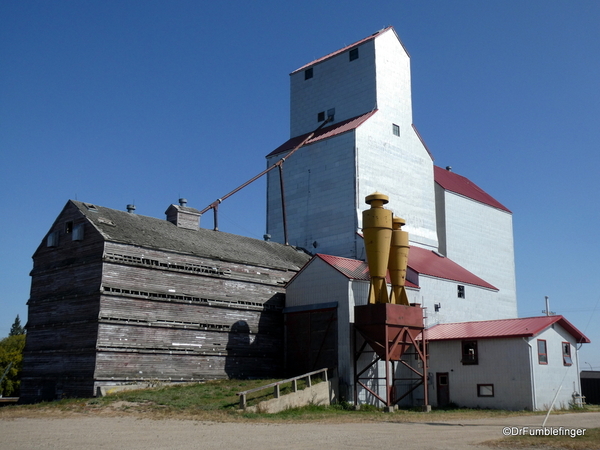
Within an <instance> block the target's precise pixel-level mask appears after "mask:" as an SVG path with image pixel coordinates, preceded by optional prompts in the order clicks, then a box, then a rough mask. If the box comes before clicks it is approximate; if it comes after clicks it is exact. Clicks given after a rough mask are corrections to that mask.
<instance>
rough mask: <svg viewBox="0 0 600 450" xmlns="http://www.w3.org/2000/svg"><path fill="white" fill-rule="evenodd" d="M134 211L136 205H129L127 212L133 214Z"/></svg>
mask: <svg viewBox="0 0 600 450" xmlns="http://www.w3.org/2000/svg"><path fill="white" fill-rule="evenodd" d="M134 211H135V205H127V212H128V213H129V214H133V212H134Z"/></svg>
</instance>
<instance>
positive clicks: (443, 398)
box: [435, 372, 450, 408]
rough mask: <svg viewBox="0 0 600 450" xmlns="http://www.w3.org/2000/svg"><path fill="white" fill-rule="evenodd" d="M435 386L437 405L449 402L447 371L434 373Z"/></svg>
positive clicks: (440, 405)
mask: <svg viewBox="0 0 600 450" xmlns="http://www.w3.org/2000/svg"><path fill="white" fill-rule="evenodd" d="M435 387H436V389H437V405H438V407H439V408H443V407H445V406H448V405H449V404H450V383H449V377H448V372H436V373H435Z"/></svg>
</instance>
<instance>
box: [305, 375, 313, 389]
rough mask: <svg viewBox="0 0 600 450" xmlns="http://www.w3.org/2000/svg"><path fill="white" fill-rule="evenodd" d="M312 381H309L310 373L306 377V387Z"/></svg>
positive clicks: (309, 385)
mask: <svg viewBox="0 0 600 450" xmlns="http://www.w3.org/2000/svg"><path fill="white" fill-rule="evenodd" d="M311 386H312V383H311V381H310V375H309V376H307V377H306V387H311Z"/></svg>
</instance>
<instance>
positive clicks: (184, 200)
mask: <svg viewBox="0 0 600 450" xmlns="http://www.w3.org/2000/svg"><path fill="white" fill-rule="evenodd" d="M185 205H187V198H180V199H179V206H185Z"/></svg>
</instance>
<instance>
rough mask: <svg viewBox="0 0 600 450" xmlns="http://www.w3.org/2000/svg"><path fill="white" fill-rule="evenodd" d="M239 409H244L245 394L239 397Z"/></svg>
mask: <svg viewBox="0 0 600 450" xmlns="http://www.w3.org/2000/svg"><path fill="white" fill-rule="evenodd" d="M240 409H246V394H241V395H240Z"/></svg>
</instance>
